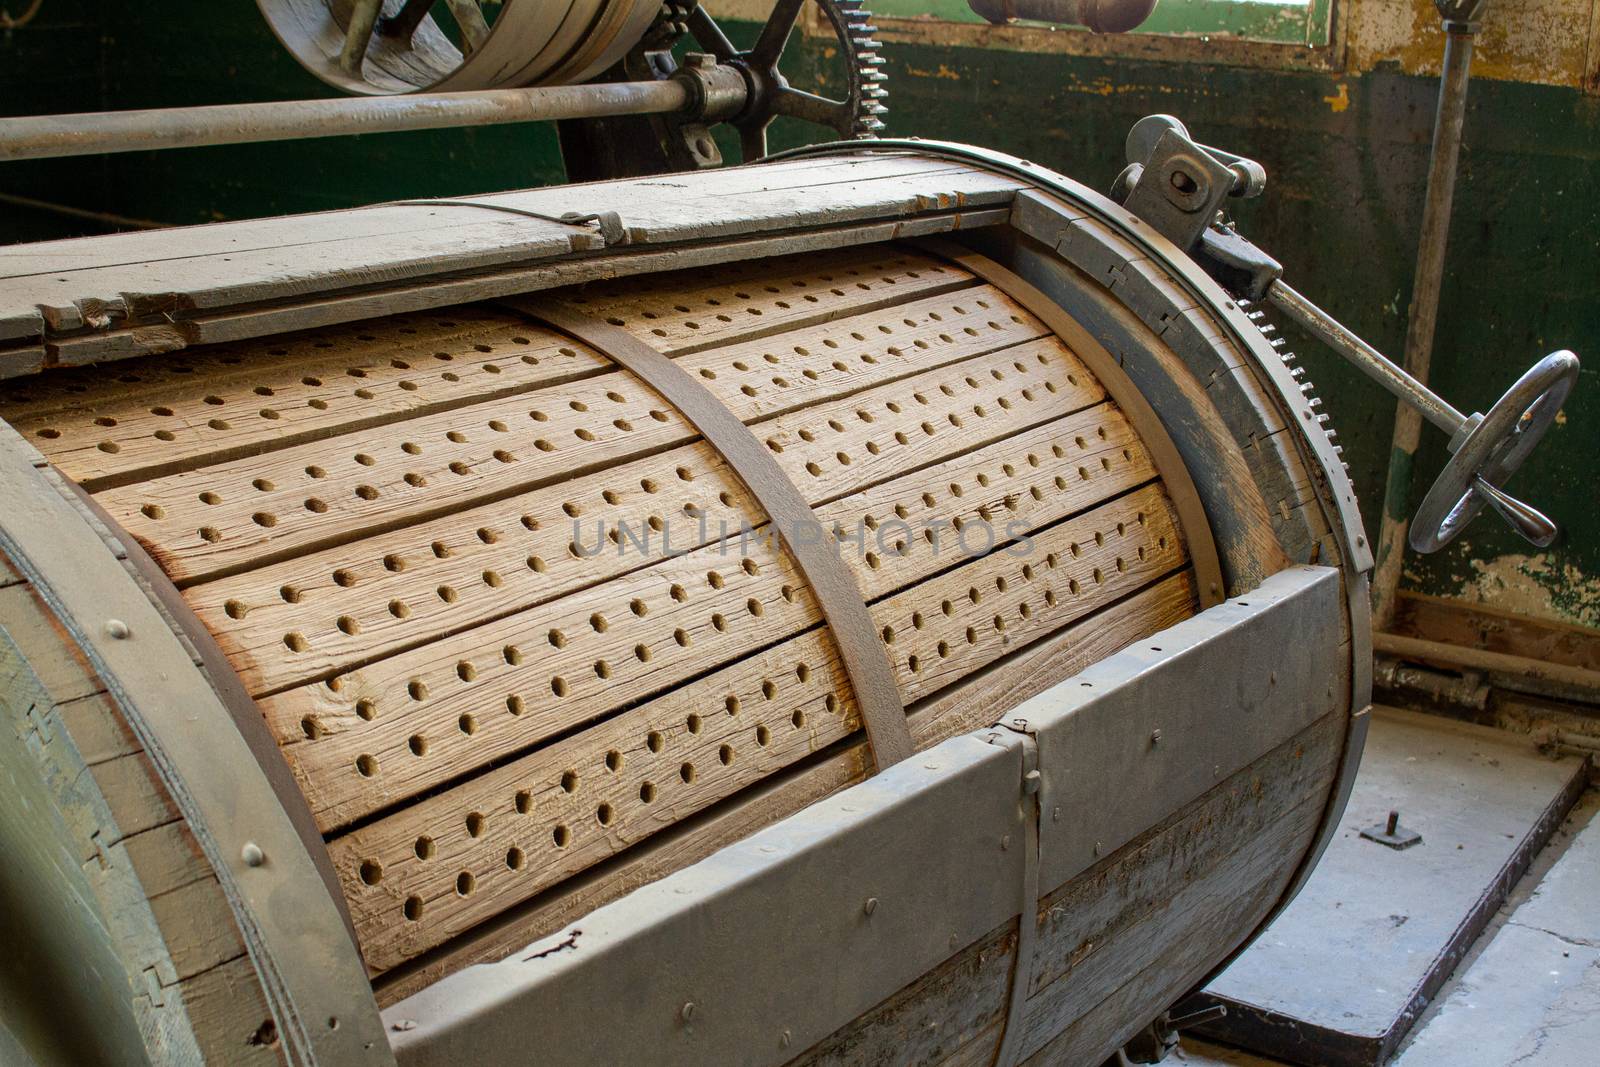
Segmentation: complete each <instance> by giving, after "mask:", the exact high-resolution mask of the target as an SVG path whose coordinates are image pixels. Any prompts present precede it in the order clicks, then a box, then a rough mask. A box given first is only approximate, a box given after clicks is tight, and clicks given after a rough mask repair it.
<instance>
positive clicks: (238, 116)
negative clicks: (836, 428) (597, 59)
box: [0, 79, 694, 161]
mask: <svg viewBox="0 0 1600 1067" xmlns="http://www.w3.org/2000/svg"><path fill="white" fill-rule="evenodd" d="M693 96H694V93H693V91H692V90H691V89H690V88H689V87H688V86H687V85H685V84H683V83H682V82H680V81H677V80H673V79H668V80H662V81H648V82H615V83H611V84H599V85H552V86H537V87H534V88H529V89H485V90H481V91H478V92H467V93H412V94H409V95H403V96H375V97H355V98H348V99H346V98H336V99H329V100H285V101H272V102H267V103H258V104H221V105H214V106H208V107H179V108H165V109H158V110H148V111H95V112H88V113H84V114H77V115H36V116H28V117H25V118H8V119H0V161H5V160H17V159H49V158H54V157H60V156H89V155H99V154H101V153H107V152H144V151H148V150H150V149H156V148H197V147H201V146H205V145H223V144H248V143H252V142H257V141H286V140H296V139H300V138H308V137H339V136H345V135H349V134H361V133H390V132H395V131H399V130H437V129H446V128H449V127H455V126H496V125H503V124H506V123H513V122H536V121H542V120H549V119H589V118H602V117H606V116H610V115H656V114H664V113H668V112H676V111H685V110H687V109H688V108H689V107H690V106H691V105H692V103H693Z"/></svg>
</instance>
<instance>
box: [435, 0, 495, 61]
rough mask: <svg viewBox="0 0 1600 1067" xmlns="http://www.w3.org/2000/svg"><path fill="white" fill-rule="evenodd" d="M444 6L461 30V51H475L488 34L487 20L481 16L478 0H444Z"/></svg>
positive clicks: (468, 52)
mask: <svg viewBox="0 0 1600 1067" xmlns="http://www.w3.org/2000/svg"><path fill="white" fill-rule="evenodd" d="M445 6H446V7H448V8H449V9H450V14H452V15H454V16H455V20H456V26H457V27H459V28H460V30H461V51H462V52H464V53H467V54H471V53H472V52H475V51H477V49H478V48H479V47H480V46H481V45H482V44H483V41H484V38H486V37H488V36H489V20H488V19H485V18H484V17H483V9H482V8H480V7H479V6H478V0H445Z"/></svg>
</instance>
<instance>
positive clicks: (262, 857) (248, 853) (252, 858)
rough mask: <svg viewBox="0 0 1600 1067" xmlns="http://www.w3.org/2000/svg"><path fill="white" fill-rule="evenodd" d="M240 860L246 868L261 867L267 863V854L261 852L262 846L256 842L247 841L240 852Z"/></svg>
mask: <svg viewBox="0 0 1600 1067" xmlns="http://www.w3.org/2000/svg"><path fill="white" fill-rule="evenodd" d="M239 858H240V859H242V860H243V861H244V865H245V866H246V867H259V866H261V865H262V864H263V863H265V862H267V854H266V853H265V852H263V851H261V846H260V845H258V844H256V843H255V842H254V841H246V842H245V843H244V848H241V849H240V850H239Z"/></svg>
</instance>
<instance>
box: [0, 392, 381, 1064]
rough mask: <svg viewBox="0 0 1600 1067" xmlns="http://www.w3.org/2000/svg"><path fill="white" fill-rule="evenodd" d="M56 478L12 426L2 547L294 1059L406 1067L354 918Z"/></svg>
mask: <svg viewBox="0 0 1600 1067" xmlns="http://www.w3.org/2000/svg"><path fill="white" fill-rule="evenodd" d="M56 477H58V476H56V475H55V474H54V472H53V471H52V470H51V469H50V468H49V465H48V463H47V461H46V460H45V459H44V457H43V456H41V455H40V454H39V453H38V452H37V450H35V449H34V448H33V447H32V446H31V445H29V444H28V443H27V442H26V441H24V440H23V439H22V437H21V436H20V435H18V434H17V433H16V431H15V430H13V429H12V428H11V427H10V426H9V425H5V424H3V423H0V499H3V500H5V501H6V502H7V509H6V511H5V512H4V514H3V515H0V550H3V551H5V552H6V554H7V555H8V556H9V557H10V558H11V560H12V562H13V564H14V565H15V566H16V567H17V569H18V571H19V572H21V573H22V574H23V575H24V576H25V577H26V578H27V579H28V580H29V581H30V582H31V583H32V585H33V587H34V589H35V591H36V592H37V593H38V595H39V596H40V597H41V598H42V599H43V600H44V602H45V604H46V606H47V607H48V608H49V609H50V611H51V612H52V613H53V614H54V615H55V617H56V618H57V620H58V621H59V622H60V624H61V626H62V628H63V629H64V630H65V631H66V633H67V635H68V636H69V637H70V638H71V639H72V640H73V641H74V642H76V644H77V646H78V648H79V649H80V650H81V651H82V653H83V655H84V656H85V658H86V659H87V660H88V662H89V664H90V666H91V667H92V668H93V670H94V671H95V673H96V674H97V675H98V676H99V677H100V680H101V681H102V682H103V683H104V684H105V686H106V689H107V691H108V692H109V693H110V695H111V696H112V698H113V699H114V700H115V701H116V704H117V706H118V708H119V709H120V710H121V712H122V714H123V716H124V717H125V718H126V720H127V722H128V725H129V726H130V728H131V729H132V730H133V731H134V733H135V735H136V736H137V737H138V738H139V741H140V743H141V744H142V745H143V747H144V750H145V752H146V754H147V755H148V756H149V758H150V760H151V762H152V763H153V764H154V766H155V769H156V772H157V774H158V775H159V776H160V778H161V781H162V784H163V785H164V786H165V787H166V789H167V791H168V793H169V794H170V795H171V798H172V801H173V803H174V805H175V806H176V807H177V808H178V810H179V811H180V812H181V813H182V815H183V817H184V819H185V822H186V823H187V825H188V828H189V830H190V831H191V833H193V835H194V837H195V840H196V841H197V842H198V844H199V845H200V848H201V850H202V852H203V853H204V854H205V857H206V859H207V861H208V862H209V863H210V865H211V867H212V869H213V871H214V872H215V874H216V876H217V880H218V881H219V882H220V883H221V885H222V888H223V891H224V894H225V895H226V897H227V900H228V903H229V906H230V908H231V910H232V912H233V916H234V919H235V921H236V922H237V924H238V926H239V931H240V934H241V935H242V937H243V940H244V943H245V946H246V948H247V950H248V951H249V954H250V959H251V961H252V963H253V964H254V966H255V968H256V972H257V974H258V975H259V976H260V979H261V982H262V988H263V990H264V992H265V993H266V996H267V1002H268V1004H269V1005H270V1006H271V1008H272V1010H273V1014H274V1016H275V1017H276V1018H277V1022H278V1026H279V1031H280V1033H281V1034H282V1035H283V1038H284V1042H285V1051H286V1053H287V1055H288V1058H289V1060H290V1062H292V1063H303V1064H316V1063H333V1062H338V1063H371V1064H392V1063H393V1062H394V1058H393V1053H392V1051H391V1050H390V1048H389V1044H388V1041H387V1038H386V1037H385V1034H384V1030H383V1025H382V1020H381V1019H380V1018H379V1015H378V1008H377V1003H376V1001H375V1000H374V998H373V995H372V987H371V983H370V982H369V981H368V980H367V976H366V972H365V968H364V967H363V965H362V963H361V958H360V956H359V954H358V953H357V951H356V947H355V945H354V944H353V943H352V942H351V940H350V936H349V934H348V932H347V929H346V927H345V924H344V919H343V916H342V914H341V913H340V911H339V909H338V907H337V906H336V904H335V902H334V901H333V900H332V898H331V897H329V896H328V895H327V894H326V893H325V892H322V891H321V890H322V887H323V886H324V882H323V880H322V876H321V874H320V873H319V872H318V870H317V867H316V864H315V862H314V861H313V859H312V857H311V855H310V853H309V852H308V851H307V850H306V847H305V843H304V842H303V840H302V839H301V837H300V835H299V833H298V832H297V830H296V829H295V827H294V825H293V824H292V823H291V821H290V819H289V817H288V815H287V813H285V811H284V810H283V808H282V806H281V805H280V804H279V802H278V799H277V795H276V794H275V793H274V791H273V789H272V786H271V783H270V782H269V781H268V780H267V777H266V775H265V773H264V772H263V771H262V770H261V768H260V765H259V763H257V761H256V758H255V756H254V755H253V753H252V752H251V751H250V749H249V746H248V745H247V743H246V742H245V740H244V738H243V737H242V736H241V735H240V734H239V733H238V731H237V730H236V729H232V728H229V727H231V726H232V722H233V720H232V717H231V716H230V715H229V713H228V711H227V709H226V708H225V707H224V706H223V705H222V702H221V700H220V698H219V697H218V696H217V694H216V692H215V690H213V689H212V687H211V684H210V682H209V680H208V679H207V678H206V677H205V675H204V674H203V673H202V672H201V670H200V668H199V666H198V665H197V664H196V663H195V661H194V660H193V659H192V658H191V656H190V654H189V651H188V649H187V648H186V647H185V646H184V645H183V643H182V642H181V641H180V640H179V639H178V637H177V636H176V635H175V634H174V633H173V632H172V630H171V629H170V628H169V626H168V623H167V620H166V619H165V618H164V617H163V615H162V614H161V612H160V610H159V609H158V608H157V606H156V604H155V603H154V602H153V601H152V600H151V599H150V597H149V595H148V594H147V593H146V591H145V589H144V588H143V587H142V586H141V585H140V584H139V582H138V580H137V579H136V578H135V577H134V575H133V573H132V572H131V571H130V570H129V569H128V568H127V567H126V566H124V563H123V559H122V558H121V556H120V555H119V553H118V551H117V549H116V548H114V547H113V546H112V544H111V543H108V541H107V539H106V537H105V536H103V534H102V532H101V530H100V529H98V528H97V523H96V522H95V521H94V520H93V518H92V517H91V515H90V514H89V513H88V512H87V511H86V510H85V509H84V508H83V506H82V504H81V502H79V501H78V500H77V499H76V498H75V497H73V496H71V495H70V494H71V490H70V489H68V488H67V487H66V486H63V485H60V484H58V483H57V481H56V480H55V479H56ZM202 722H203V723H205V727H204V728H197V723H202ZM307 885H312V886H316V887H318V889H317V891H314V892H311V893H307V892H306V891H305V890H304V889H303V888H300V887H304V886H307Z"/></svg>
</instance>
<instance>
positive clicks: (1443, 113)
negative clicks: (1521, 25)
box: [1372, 0, 1482, 629]
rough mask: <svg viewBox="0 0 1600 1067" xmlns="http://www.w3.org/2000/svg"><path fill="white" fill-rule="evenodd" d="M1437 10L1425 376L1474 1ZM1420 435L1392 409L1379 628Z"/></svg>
mask: <svg viewBox="0 0 1600 1067" xmlns="http://www.w3.org/2000/svg"><path fill="white" fill-rule="evenodd" d="M1435 2H1436V3H1437V4H1438V5H1439V9H1440V14H1441V15H1442V16H1443V18H1444V28H1445V45H1444V71H1443V73H1442V74H1441V75H1440V80H1439V108H1438V112H1437V114H1436V115H1435V117H1434V132H1433V152H1432V155H1431V157H1430V159H1429V162H1428V191H1427V194H1426V198H1425V200H1424V202H1423V210H1422V233H1421V237H1420V240H1419V244H1418V248H1417V269H1416V276H1415V279H1414V281H1413V283H1412V293H1411V318H1410V322H1409V324H1408V325H1407V328H1406V347H1405V356H1404V360H1405V369H1406V370H1407V371H1409V372H1410V373H1411V375H1412V376H1413V377H1414V378H1416V379H1417V380H1418V381H1419V382H1424V383H1425V382H1427V380H1428V365H1429V363H1430V362H1431V361H1432V357H1433V333H1434V326H1435V325H1436V324H1437V322H1438V317H1439V290H1440V286H1441V284H1442V282H1443V279H1444V255H1445V246H1446V244H1447V243H1448V241H1449V237H1450V209H1451V206H1452V204H1453V202H1454V199H1455V188H1456V167H1457V163H1458V161H1459V159H1460V155H1461V128H1462V125H1463V123H1464V122H1465V119H1466V114H1467V83H1468V78H1469V76H1470V74H1471V68H1472V43H1473V36H1474V34H1475V33H1476V31H1477V22H1476V15H1477V14H1478V12H1479V11H1480V10H1481V6H1482V5H1481V3H1474V4H1472V11H1471V14H1470V16H1469V18H1467V19H1458V18H1457V17H1455V16H1456V14H1457V11H1456V9H1457V8H1459V7H1460V6H1461V5H1460V2H1459V0H1456V2H1454V3H1452V2H1450V0H1435ZM1421 435H1422V421H1421V419H1420V418H1419V417H1418V415H1417V412H1416V411H1414V410H1413V409H1411V408H1408V407H1406V406H1405V405H1404V404H1402V405H1400V407H1399V408H1398V409H1397V410H1396V412H1395V419H1394V436H1393V439H1392V441H1391V444H1390V448H1389V472H1388V476H1387V479H1386V482H1385V485H1384V491H1383V519H1382V525H1381V526H1380V528H1379V531H1378V545H1377V556H1376V558H1377V567H1376V569H1375V570H1374V572H1373V576H1372V601H1373V604H1372V612H1373V626H1374V628H1376V629H1382V628H1383V627H1384V626H1387V625H1388V623H1389V620H1390V619H1392V618H1393V617H1394V609H1395V598H1396V596H1397V594H1398V592H1399V589H1400V568H1401V565H1402V564H1403V562H1404V559H1405V545H1406V528H1407V526H1408V525H1409V523H1410V504H1411V487H1412V486H1411V483H1412V466H1413V462H1414V460H1415V458H1416V454H1417V444H1418V442H1419V440H1420V439H1421Z"/></svg>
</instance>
